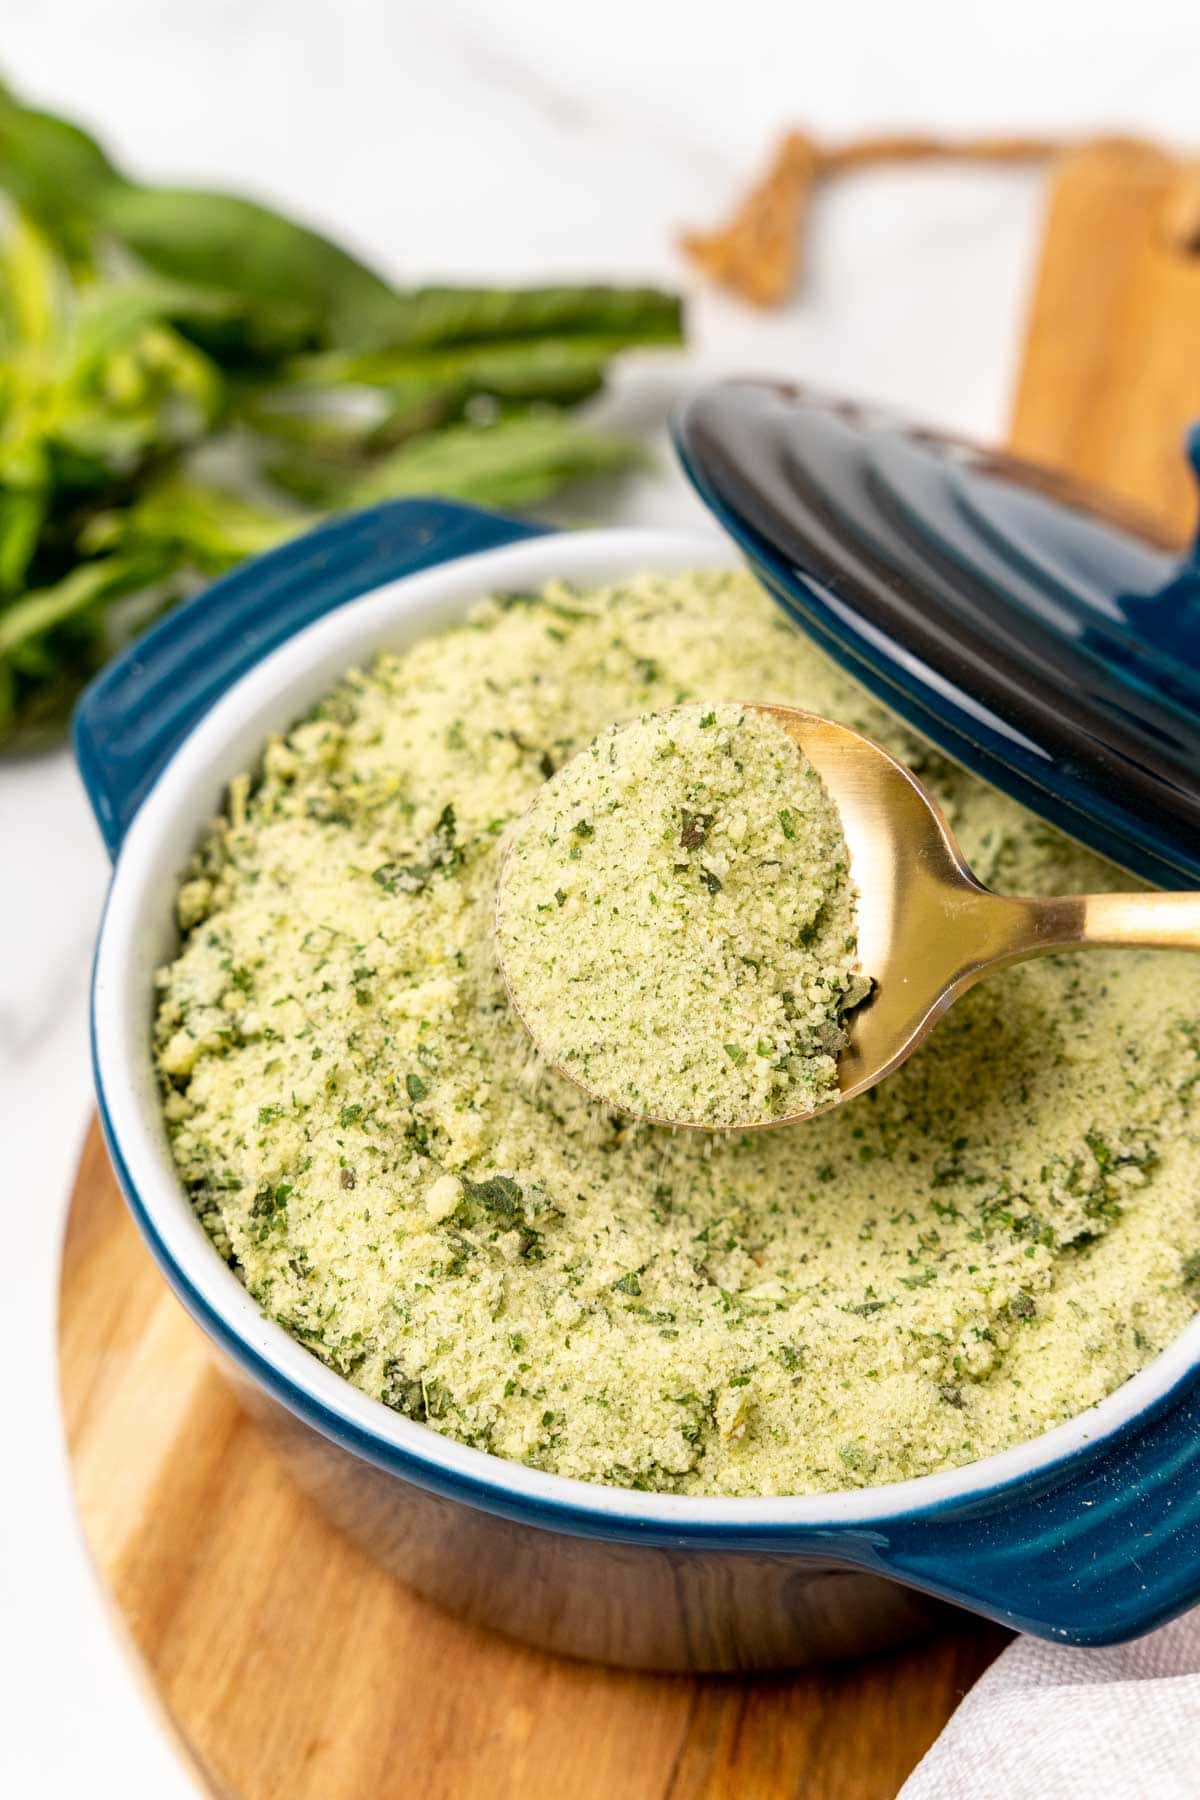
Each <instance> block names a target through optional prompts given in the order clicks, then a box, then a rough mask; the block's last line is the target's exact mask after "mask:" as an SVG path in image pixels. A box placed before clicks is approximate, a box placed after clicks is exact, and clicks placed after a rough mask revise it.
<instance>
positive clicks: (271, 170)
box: [0, 0, 1200, 1800]
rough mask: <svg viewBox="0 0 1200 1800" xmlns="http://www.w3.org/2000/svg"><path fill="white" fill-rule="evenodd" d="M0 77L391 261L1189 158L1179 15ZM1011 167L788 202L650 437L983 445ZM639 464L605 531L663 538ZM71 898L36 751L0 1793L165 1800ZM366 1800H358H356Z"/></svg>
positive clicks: (120, 18) (227, 32)
mask: <svg viewBox="0 0 1200 1800" xmlns="http://www.w3.org/2000/svg"><path fill="white" fill-rule="evenodd" d="M3 14H4V16H3V23H2V24H0V73H3V75H4V76H6V77H7V79H8V80H10V81H11V82H12V83H13V85H14V86H16V87H17V88H18V89H19V90H21V91H23V92H25V93H26V94H28V95H29V96H31V97H35V98H37V99H39V100H41V101H43V102H44V103H45V104H47V105H52V106H58V107H61V108H62V109H63V110H64V111H66V112H68V113H70V114H72V115H75V116H77V117H79V118H80V119H81V120H82V121H85V122H87V123H88V124H90V125H91V126H92V127H94V128H95V129H96V130H97V131H98V132H99V133H100V134H101V135H102V136H103V137H104V139H105V141H106V142H107V143H108V145H109V147H110V149H111V150H112V151H113V152H114V153H115V154H116V155H117V156H118V157H119V158H121V159H124V160H127V161H128V163H129V164H130V165H131V166H132V167H133V168H135V169H136V170H138V171H139V172H141V173H145V174H147V175H150V176H158V177H161V178H164V179H178V180H195V181H199V182H204V183H208V184H210V185H218V184H224V185H230V186H232V185H242V186H251V187H253V189H255V190H256V191H257V192H258V193H259V194H260V195H261V196H263V197H265V198H267V199H274V200H277V201H279V202H282V203H284V204H285V205H287V206H289V207H291V208H293V209H295V210H297V211H300V212H302V213H303V214H304V215H306V216H307V217H308V218H310V219H311V220H312V221H314V222H315V223H317V224H319V225H321V226H323V227H325V228H326V229H329V230H331V231H333V232H335V233H337V234H339V235H341V236H342V237H343V238H345V239H346V240H347V241H348V242H349V243H351V244H352V245H357V246H358V247H359V248H360V249H361V250H362V251H364V252H366V253H368V254H369V255H370V256H371V257H372V258H374V259H375V260H377V261H378V262H379V263H380V264H381V265H382V266H383V267H385V268H387V269H389V270H390V271H392V272H393V273H394V274H395V275H396V276H397V277H400V278H410V279H419V278H423V277H429V276H434V277H437V276H447V277H455V276H461V277H478V278H483V279H487V278H489V277H502V278H509V277H511V278H542V277H546V276H550V275H555V274H559V275H568V276H584V275H596V276H613V277H618V276H627V277H644V278H651V279H656V280H662V281H668V282H673V283H684V284H687V280H688V278H687V274H686V271H685V270H684V269H683V268H682V267H681V266H680V264H679V262H678V261H677V259H676V257H675V255H674V253H673V251H672V248H671V237H672V232H673V229H674V228H675V227H677V226H678V225H680V224H683V223H707V222H709V221H710V220H711V219H713V217H714V216H715V215H718V214H720V212H721V211H722V209H723V206H724V204H725V202H726V200H727V199H728V198H729V197H730V195H731V194H732V193H733V192H734V190H735V189H736V188H737V186H738V184H739V183H740V182H742V181H743V180H744V178H745V176H746V175H747V174H748V173H749V172H751V171H752V170H753V169H754V167H755V166H756V164H757V162H758V161H759V159H760V158H761V156H762V153H763V150H764V147H765V146H766V144H767V143H768V141H769V139H770V137H771V134H772V132H773V131H774V129H775V128H776V127H777V126H779V125H782V124H784V123H788V122H793V121H795V122H803V123H805V124H807V125H809V126H810V127H812V128H814V129H816V130H818V131H823V132H826V133H829V134H831V135H834V134H842V133H850V132H853V131H855V130H860V129H865V128H876V127H879V126H913V127H919V128H928V127H938V128H945V129H947V130H950V129H953V130H958V131H979V130H985V129H989V128H991V129H996V130H1003V131H1012V130H1021V129H1025V128H1029V129H1036V130H1038V131H1041V130H1043V129H1047V130H1053V131H1060V130H1061V131H1080V132H1086V131H1088V130H1090V129H1093V128H1096V127H1106V128H1111V127H1125V128H1133V129H1140V130H1143V131H1147V132H1152V133H1155V134H1157V135H1158V136H1160V137H1165V138H1174V139H1176V140H1177V141H1179V142H1181V143H1184V144H1186V143H1187V142H1188V138H1189V128H1190V130H1191V134H1192V142H1193V143H1196V142H1197V140H1198V139H1200V123H1198V121H1197V108H1196V96H1197V92H1198V90H1200V13H1198V11H1197V8H1196V5H1195V0H1172V3H1168V0H1138V3H1136V4H1122V5H1120V6H1118V5H1115V4H1111V3H1108V0H1091V3H1089V4H1084V3H1082V0H1070V3H1063V0H1004V3H1003V4H1001V5H995V4H991V5H988V6H987V7H983V6H977V5H975V4H972V0H877V3H875V4H871V3H870V0H857V3H855V0H841V4H838V5H829V4H828V0H825V3H823V4H821V5H814V4H805V3H804V0H790V3H784V0H737V4H727V5H720V6H718V5H712V4H704V3H703V0H693V4H691V5H687V6H684V5H679V4H668V3H667V0H658V3H657V4H656V3H655V0H606V3H605V4H604V5H602V6H599V7H592V6H580V5H573V4H571V0H427V3H426V4H418V3H416V0H105V3H104V4H98V3H95V0H8V4H7V5H6V6H5V7H4V9H3ZM1038 197H1039V183H1038V181H1037V179H1036V177H1034V176H1031V175H1026V174H1022V173H1014V172H1005V173H990V172H979V171H972V170H936V171H932V170H931V171H924V172H919V173H913V172H894V173H893V172H887V173H881V174H875V175H870V176H864V177H862V178H858V179H855V180H854V181H851V182H847V183H844V184H843V185H842V187H841V188H840V189H839V190H838V192H837V193H836V194H834V195H832V196H830V197H829V198H828V199H827V200H825V201H823V202H822V203H821V204H820V206H819V208H818V213H817V217H816V220H815V226H816V229H815V232H814V234H813V239H812V245H811V248H812V256H813V266H812V269H811V276H810V279H809V281H808V282H807V284H806V287H805V290H804V293H803V296H802V297H801V298H800V299H798V300H797V302H796V303H795V304H793V305H792V306H791V307H789V308H788V309H787V310H786V311H785V312H783V313H782V314H779V315H776V316H773V317H770V318H764V317H762V316H761V315H757V314H752V313H749V312H746V311H744V310H742V309H740V308H738V307H737V306H736V305H734V304H732V303H730V302H726V301H724V300H722V299H720V298H717V297H714V296H712V295H709V294H703V295H697V296H696V299H695V303H694V305H693V309H692V335H693V351H692V355H691V359H690V361H689V364H688V365H687V368H686V372H685V371H683V370H674V369H672V370H669V371H665V372H664V371H663V370H661V368H658V367H656V368H651V369H646V368H637V367H635V368H632V369H631V370H630V371H629V372H628V374H627V376H626V377H625V378H624V379H623V380H622V383H621V387H620V392H619V394H618V397H617V401H616V410H617V412H618V413H620V414H623V415H624V416H626V417H629V418H633V419H636V420H640V421H645V422H647V423H650V424H653V423H654V422H656V421H657V420H659V419H660V418H661V415H662V412H663V410H664V408H665V407H666V406H667V405H669V403H670V400H671V398H672V396H673V394H675V393H676V392H678V391H679V388H680V384H681V382H682V381H683V380H684V379H687V380H692V379H695V378H696V377H697V376H699V375H701V374H704V373H707V372H709V371H716V370H723V369H731V368H750V367H754V368H758V369H765V370H779V371H788V372H791V373H794V374H797V375H801V376H807V377H809V378H813V379H817V380H819V381H821V382H823V383H824V384H826V385H828V386H830V387H834V388H841V389H846V390H849V391H853V392H859V393H862V394H869V395H874V396H876V397H879V398H882V399H887V400H890V401H892V402H894V403H898V404H900V405H903V406H906V407H908V408H910V409H912V410H915V411H919V412H920V413H922V414H923V415H925V416H927V417H928V418H930V419H931V420H934V421H937V422H940V423H943V424H947V425H951V426H955V427H958V428H961V429H964V430H966V431H969V432H971V433H974V434H976V435H994V434H999V433H1001V432H1002V431H1003V428H1004V421H1005V414H1006V405H1007V395H1008V392H1009V387H1010V382H1011V378H1012V373H1013V366H1014V358H1015V354H1016V348H1017V345H1018V342H1019V336H1020V322H1021V314H1022V306H1023V302H1024V295H1025V292H1026V287H1027V279H1028V274H1029V269H1030V262H1031V257H1032V254H1033V249H1034V245H1035V242H1036V221H1037V215H1038ZM695 511H696V508H695V503H694V502H693V501H692V499H691V498H690V496H689V495H688V494H687V493H686V491H685V490H684V488H683V485H682V483H681V482H680V480H679V478H678V477H676V476H675V475H673V474H672V473H671V471H670V469H669V465H668V464H667V461H666V452H665V450H664V451H663V454H662V458H661V459H660V471H659V473H658V474H657V475H654V476H651V477H648V478H647V479H645V480H644V481H642V482H640V483H639V484H638V485H636V486H635V487H634V488H632V489H631V490H629V491H628V492H627V493H626V495H625V496H624V497H623V499H622V501H621V502H620V511H619V515H618V516H620V517H621V518H622V519H625V520H631V521H646V522H649V521H651V520H653V521H656V522H659V523H672V522H676V523H682V522H684V521H686V520H688V519H690V518H692V517H694V516H695ZM104 882H105V864H104V859H103V856H102V854H101V851H100V846H99V841H98V838H97V836H96V833H95V831H94V829H93V827H92V824H91V821H90V819H89V817H88V816H87V813H86V809H85V806H84V802H83V799H82V796H81V794H80V792H79V788H78V784H77V782H76V779H75V776H74V773H73V770H72V768H71V765H70V763H69V761H68V760H67V758H66V756H65V755H58V756H52V757H46V758H40V759H36V760H32V761H27V762H20V763H7V764H5V763H0V1147H2V1160H0V1171H2V1172H0V1207H2V1209H3V1210H2V1224H3V1240H2V1241H3V1246H4V1249H3V1260H2V1263H0V1323H2V1324H3V1335H2V1339H0V1341H2V1342H3V1345H4V1350H5V1358H4V1360H5V1375H4V1382H3V1394H4V1398H3V1417H4V1427H5V1431H4V1450H3V1452H2V1453H0V1794H3V1795H5V1796H12V1797H13V1800H25V1797H26V1796H37V1797H39V1800H40V1797H41V1796H52V1797H54V1800H57V1797H58V1796H66V1795H75V1794H79V1793H86V1794H87V1795H88V1796H89V1797H90V1800H105V1797H107V1796H109V1795H113V1796H116V1795H121V1796H123V1797H126V1800H139V1797H140V1796H143V1795H152V1796H154V1797H155V1800H171V1797H172V1796H175V1795H185V1794H190V1793H191V1792H193V1790H192V1787H191V1782H190V1777H188V1776H187V1775H186V1774H185V1773H184V1772H183V1770H182V1769H181V1768H180V1766H179V1765H178V1764H177V1762H176V1761H175V1757H174V1754H173V1752H172V1751H171V1749H170V1748H169V1747H168V1745H167V1743H166V1741H165V1739H164V1738H163V1737H162V1736H161V1735H160V1732H159V1728H158V1726H157V1724H156V1723H155V1722H154V1721H153V1720H152V1719H151V1717H150V1715H149V1713H148V1712H147V1711H146V1710H145V1708H144V1706H143V1702H142V1700H141V1697H140V1695H139V1693H138V1691H137V1689H136V1688H135V1685H134V1682H133V1680H132V1678H131V1675H130V1673H129V1671H128V1669H127V1668H126V1666H125V1664H124V1662H123V1656H122V1652H121V1650H120V1649H119V1648H118V1646H117V1644H116V1641H115V1639H114V1638H113V1636H112V1635H111V1632H110V1629H109V1626H108V1623H107V1621H106V1619H105V1616H104V1614H103V1611H102V1609H101V1605H100V1602H99V1599H98V1597H97V1595H96V1593H95V1591H94V1588H93V1584H92V1579H91V1575H90V1572H89V1570H88V1567H87V1563H86V1559H85V1556H84V1553H83V1551H82V1548H81V1545H80V1542H79V1539H78V1536H77V1532H76V1528H75V1525H74V1521H73V1518H72V1514H71V1505H70V1498H69V1492H68V1487H67V1481H66V1473H65V1467H64V1457H63V1451H62V1445H61V1432H60V1427H59V1421H58V1412H57V1396H56V1372H55V1364H54V1306H55V1293H56V1285H57V1257H58V1244H59V1237H60V1233H61V1228H62V1222H63V1216H64V1209H65V1201H66V1196H67V1192H68V1188H69V1182H70V1176H71V1172H72V1169H73V1166H74V1161H75V1157H76V1153H77V1149H78V1144H79V1140H80V1137H81V1134H82V1131H83V1128H84V1123H85V1120H86V1117H87V1112H88V1108H89V1105H90V1099H89V1082H88V1072H87V1066H86V1053H85V1030H84V1021H85V988H86V977H87V966H88V957H89V951H90V944H91V939H92V936H93V932H94V928H95V924H96V919H97V914H98V909H99V906H100V902H101V897H102V894H103V888H104ZM364 1800H369V1797H366V1796H365V1797H364Z"/></svg>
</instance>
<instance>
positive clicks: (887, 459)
mask: <svg viewBox="0 0 1200 1800" xmlns="http://www.w3.org/2000/svg"><path fill="white" fill-rule="evenodd" d="M676 442H677V446H678V449H679V453H680V456H681V458H682V460H683V465H684V467H685V469H686V470H687V473H688V475H689V476H690V477H691V479H692V481H693V482H694V484H695V486H696V488H697V489H698V491H699V493H700V495H701V497H702V498H703V499H704V500H705V502H706V503H707V504H708V506H709V507H710V508H711V509H712V511H713V512H714V514H715V515H716V516H717V518H718V519H719V520H720V522H721V524H722V525H724V527H725V528H726V529H727V530H728V531H729V532H730V534H731V535H732V536H733V537H734V538H735V539H736V541H737V543H738V544H739V545H740V546H741V548H742V549H743V551H744V552H745V554H746V556H747V557H748V559H749V561H750V563H751V565H752V567H753V568H754V570H755V572H756V573H757V574H758V576H759V577H760V579H761V580H762V581H763V582H764V583H765V585H766V586H767V587H768V588H769V589H770V591H771V592H772V593H773V594H774V595H775V597H776V598H777V599H778V600H779V602H780V603H781V605H782V606H783V607H784V608H785V609H786V610H787V612H788V613H790V614H791V616H792V617H793V618H794V619H795V620H796V621H797V622H798V623H799V624H800V625H801V626H803V628H804V629H805V631H807V632H808V633H809V634H810V636H812V637H813V638H814V639H815V640H816V641H817V642H818V643H819V644H820V645H821V646H822V647H823V648H824V649H825V650H827V651H828V652H829V653H830V654H831V655H832V656H833V657H834V658H835V659H836V660H837V661H838V662H840V663H841V664H842V665H843V666H844V667H845V668H846V669H847V670H848V671H849V672H850V673H851V674H853V675H854V676H856V677H857V678H858V680H860V681H861V682H862V683H863V685H864V686H865V687H867V688H869V689H870V690H871V692H872V693H874V694H876V695H877V696H878V697H879V698H880V699H881V700H883V701H885V702H886V703H887V705H888V706H890V707H891V708H892V710H893V711H895V712H896V713H898V714H899V715H900V716H901V717H902V718H903V719H905V720H906V721H907V722H908V723H909V724H910V725H912V726H913V727H914V728H915V729H916V730H917V731H919V732H920V733H922V735H923V736H925V737H926V738H928V739H929V740H930V741H931V742H933V743H935V744H936V745H937V746H938V747H939V748H940V749H942V750H944V751H945V752H946V754H947V755H949V756H951V757H953V758H954V759H955V760H956V761H957V762H959V763H962V764H963V765H965V766H966V767H967V768H969V769H973V770H974V771H975V772H976V773H977V774H979V775H982V776H983V777H984V778H985V779H986V780H987V781H989V782H991V783H992V784H993V785H994V786H995V787H998V788H1001V789H1003V790H1004V791H1005V792H1006V793H1009V794H1011V795H1013V797H1014V798H1015V799H1017V800H1020V801H1021V802H1023V804H1025V805H1026V806H1029V807H1031V808H1032V809H1033V810H1034V811H1035V812H1037V813H1040V814H1041V815H1042V816H1043V817H1044V818H1046V819H1049V820H1052V821H1053V823H1054V824H1056V825H1058V826H1060V827H1061V828H1062V829H1063V830H1064V831H1067V832H1069V833H1070V834H1071V836H1072V837H1075V838H1078V839H1079V840H1080V841H1081V842H1083V843H1085V844H1088V845H1090V846H1091V847H1092V848H1093V849H1095V850H1099V851H1100V852H1102V853H1103V854H1104V855H1106V856H1109V857H1111V858H1112V859H1113V860H1114V861H1115V862H1118V863H1121V864H1123V865H1124V866H1125V867H1126V868H1128V869H1132V870H1134V871H1135V872H1136V873H1137V874H1140V875H1143V876H1145V877H1146V878H1147V879H1148V880H1150V881H1153V882H1156V883H1158V884H1159V885H1161V886H1164V887H1188V888H1191V887H1200V547H1195V548H1193V550H1192V551H1191V552H1190V553H1189V554H1188V555H1185V556H1184V557H1182V559H1181V557H1180V554H1179V551H1178V549H1177V548H1173V547H1172V546H1171V544H1170V543H1169V542H1168V541H1167V540H1165V539H1164V538H1163V537H1162V535H1161V534H1160V533H1159V532H1158V531H1156V529H1155V527H1154V526H1153V525H1151V524H1150V523H1148V522H1147V521H1146V520H1144V519H1141V518H1139V517H1138V516H1137V515H1136V514H1134V513H1133V512H1132V511H1130V510H1128V509H1126V508H1123V507H1121V506H1119V505H1117V504H1116V503H1114V502H1113V501H1112V500H1111V499H1109V498H1107V497H1105V496H1103V495H1101V494H1099V493H1097V492H1096V491H1094V490H1091V489H1088V488H1086V487H1083V486H1081V485H1080V484H1079V483H1077V482H1073V481H1069V480H1066V479H1064V478H1061V477H1059V476H1055V475H1051V474H1048V473H1047V471H1046V470H1045V469H1042V468H1039V467H1037V466H1036V465H1034V464H1032V463H1026V462H1021V461H1019V460H1017V459H1016V458H1014V457H1010V456H1004V455H1002V454H999V453H997V452H995V451H989V450H983V449H980V448H978V447H977V446H974V445H971V444H968V443H964V442H962V441H960V440H958V439H955V438H950V437H946V436H944V435H942V434H941V433H939V432H934V431H928V430H924V429H922V428H920V427H918V426H915V425H912V424H910V423H907V422H905V421H904V420H902V419H899V418H896V417H895V416H893V415H890V414H888V413H885V412H883V411H881V410H879V409H877V408H874V407H866V406H860V405H854V404H850V403H848V402H845V401H841V400H833V399H830V398H828V397H827V396H824V395H820V394H817V393H813V392H811V391H809V390H806V389H803V388H799V387H795V386H789V385H786V384H783V383H779V382H768V381H750V380H744V381H726V382H721V383H718V384H716V385H714V386H712V387H709V388H706V389H704V390H703V391H701V392H700V393H699V394H698V395H697V396H696V397H695V398H694V399H693V400H692V401H690V403H689V404H688V406H687V407H686V409H685V410H684V412H683V414H682V416H681V417H680V419H679V421H678V423H677V426H676ZM1181 453H1182V452H1181ZM1192 457H1193V461H1194V462H1195V463H1196V465H1197V469H1198V472H1200V430H1198V431H1197V432H1196V433H1194V434H1193V439H1192Z"/></svg>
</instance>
